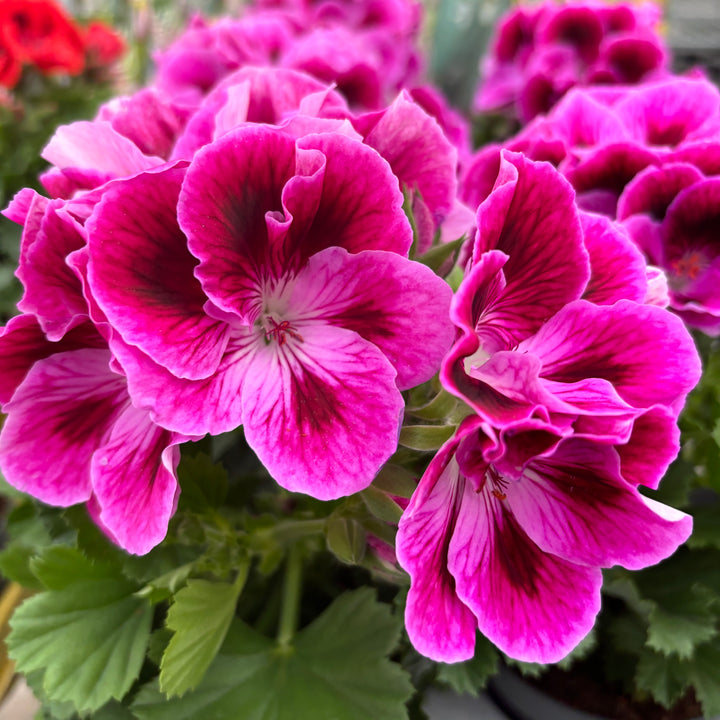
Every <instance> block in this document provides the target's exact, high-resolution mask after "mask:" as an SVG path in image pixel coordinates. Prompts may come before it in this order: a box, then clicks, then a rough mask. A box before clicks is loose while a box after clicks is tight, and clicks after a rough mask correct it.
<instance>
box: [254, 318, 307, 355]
mask: <svg viewBox="0 0 720 720" xmlns="http://www.w3.org/2000/svg"><path fill="white" fill-rule="evenodd" d="M264 326H265V337H266V338H267V340H268V341H270V340H275V341H276V342H277V344H278V345H279V346H280V347H282V346H283V345H284V344H285V343H286V342H287V338H288V335H289V336H290V337H291V338H294V339H295V340H299V341H300V342H303V338H302V335H301V334H300V333H299V332H298V331H297V330H296V329H295V327H293V325H291V324H290V321H289V320H281V321H280V322H278V321H277V320H276V319H275V318H274V317H273V316H272V315H268V316H267V317H266V322H265V323H264Z"/></svg>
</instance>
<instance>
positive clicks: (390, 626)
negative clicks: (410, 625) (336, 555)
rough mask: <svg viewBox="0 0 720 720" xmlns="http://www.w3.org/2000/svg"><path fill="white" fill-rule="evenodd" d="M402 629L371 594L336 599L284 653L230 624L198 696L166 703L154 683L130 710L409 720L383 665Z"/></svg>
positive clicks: (178, 715)
mask: <svg viewBox="0 0 720 720" xmlns="http://www.w3.org/2000/svg"><path fill="white" fill-rule="evenodd" d="M400 627H401V621H400V619H399V618H397V617H395V616H393V615H392V614H391V611H390V608H389V607H388V606H387V605H382V604H380V603H378V602H377V601H376V600H375V598H374V593H373V591H372V590H370V589H361V590H357V591H355V592H351V593H347V594H345V595H343V596H341V597H340V598H338V599H337V600H336V601H335V602H334V603H333V604H332V605H331V606H330V607H329V608H328V609H327V610H326V611H325V612H324V613H323V614H322V615H321V616H320V617H319V618H317V619H316V620H315V621H314V622H313V623H312V624H311V625H309V626H308V627H307V628H305V629H304V630H303V631H301V632H300V633H298V635H297V636H296V639H295V643H294V645H293V646H291V647H289V648H281V647H279V646H278V645H277V644H276V643H275V642H273V641H272V640H269V639H268V638H266V637H264V636H262V635H259V634H258V633H257V632H255V631H254V630H253V629H252V628H250V627H248V626H247V625H245V624H244V623H242V622H240V621H235V622H234V623H233V625H232V626H231V628H230V631H229V632H228V637H227V640H226V641H225V644H224V646H223V649H222V651H221V653H220V654H219V655H218V656H217V658H216V659H215V661H214V662H213V663H212V665H211V667H210V669H209V671H208V672H207V674H206V675H205V678H204V679H203V681H202V683H201V684H200V685H199V687H198V688H197V689H196V690H195V691H193V692H189V693H187V694H186V695H185V696H184V697H182V698H171V699H169V700H168V699H167V698H166V697H165V696H164V695H163V694H162V693H161V692H160V690H159V687H158V685H157V684H156V683H153V684H151V685H148V686H146V687H144V688H143V689H142V690H141V691H140V693H139V694H138V696H137V697H136V699H135V702H134V704H133V707H132V710H133V712H134V713H135V715H136V716H137V717H138V718H140V720H195V718H199V717H212V718H214V719H215V720H236V718H243V720H260V719H262V720H367V718H373V720H406V718H407V713H406V709H405V702H406V701H407V700H408V698H409V697H410V695H411V693H412V685H411V684H410V682H409V680H408V678H407V677H406V675H405V673H404V672H403V671H402V670H401V669H400V667H399V666H398V665H395V664H393V663H391V662H390V661H388V660H387V655H388V654H389V653H390V651H391V650H392V648H393V647H394V646H395V643H396V641H397V637H398V634H399V632H400Z"/></svg>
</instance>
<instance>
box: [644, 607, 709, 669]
mask: <svg viewBox="0 0 720 720" xmlns="http://www.w3.org/2000/svg"><path fill="white" fill-rule="evenodd" d="M649 621H650V624H649V626H648V638H647V644H648V646H649V647H651V648H653V649H654V650H657V651H658V652H661V653H664V654H665V655H670V654H671V653H677V655H678V656H679V657H680V658H689V657H690V656H691V655H692V653H693V650H694V648H695V646H696V645H698V644H700V643H702V642H705V641H706V640H710V639H711V638H713V637H714V636H715V635H716V634H717V630H716V628H715V616H714V614H713V612H712V611H711V610H710V609H709V608H708V607H707V600H705V599H703V598H702V597H692V598H688V599H687V601H686V602H685V603H684V604H683V605H682V606H681V607H678V608H677V610H676V611H675V612H669V611H667V610H665V609H663V608H660V607H656V608H654V609H653V610H652V611H651V612H650V618H649Z"/></svg>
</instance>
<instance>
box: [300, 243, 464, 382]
mask: <svg viewBox="0 0 720 720" xmlns="http://www.w3.org/2000/svg"><path fill="white" fill-rule="evenodd" d="M451 297H452V291H451V290H450V287H449V286H448V285H447V283H446V282H445V281H444V280H442V279H441V278H439V277H438V276H437V275H435V273H433V272H432V271H431V270H430V269H429V268H427V267H425V266H424V265H421V264H419V263H414V262H411V261H410V260H407V259H406V258H403V257H402V256H400V255H396V254H395V253H387V252H380V251H372V250H371V251H366V252H362V253H358V254H357V255H351V254H349V253H348V252H347V251H346V250H344V249H343V248H328V249H327V250H323V251H321V252H319V253H317V254H316V255H313V256H312V257H311V258H310V260H309V262H308V264H307V266H306V267H305V268H304V269H303V271H302V272H301V273H300V275H298V277H297V278H296V279H295V283H294V287H293V291H292V296H291V298H290V300H289V307H291V308H292V316H293V318H294V319H295V320H296V321H297V322H298V324H302V323H304V322H311V321H320V322H327V323H329V324H331V325H336V326H339V327H344V328H346V329H348V330H354V331H355V332H356V333H358V334H359V335H361V336H362V337H363V338H365V339H366V340H369V341H370V342H371V343H373V344H374V345H376V346H377V347H378V348H380V350H382V352H383V353H384V354H385V356H386V357H387V358H388V360H390V362H391V363H392V365H393V367H394V368H395V369H396V370H397V373H398V377H397V384H398V387H399V388H400V390H405V389H407V388H410V387H413V386H415V385H417V384H419V383H421V382H424V381H425V380H428V379H430V378H431V377H432V376H433V375H434V374H435V373H436V372H437V370H438V368H439V367H440V361H441V360H442V358H443V356H444V354H445V352H447V350H448V348H449V347H450V344H451V343H452V340H453V337H454V334H455V333H454V329H453V327H452V323H451V322H450V319H449V317H448V309H449V306H450V299H451ZM301 332H302V331H301Z"/></svg>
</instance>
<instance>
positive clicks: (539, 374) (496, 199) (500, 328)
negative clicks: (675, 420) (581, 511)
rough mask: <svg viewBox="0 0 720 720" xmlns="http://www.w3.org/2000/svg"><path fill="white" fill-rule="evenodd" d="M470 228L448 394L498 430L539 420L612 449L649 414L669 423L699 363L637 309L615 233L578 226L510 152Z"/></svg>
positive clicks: (557, 187) (569, 208) (677, 332)
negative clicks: (474, 230)
mask: <svg viewBox="0 0 720 720" xmlns="http://www.w3.org/2000/svg"><path fill="white" fill-rule="evenodd" d="M581 220H582V222H581ZM477 222H478V234H477V239H476V243H475V248H474V255H473V259H472V264H471V267H470V268H469V270H468V272H467V275H466V277H465V280H464V282H463V284H462V285H461V287H460V289H459V290H458V293H457V294H456V296H455V298H454V300H453V305H452V307H451V317H452V318H453V321H454V322H455V324H456V325H457V326H458V327H459V328H460V329H461V330H462V337H461V338H460V339H459V340H458V341H457V342H456V344H455V346H454V347H453V349H452V350H451V352H450V353H449V354H448V356H447V357H446V359H445V361H444V363H443V369H442V371H441V379H442V380H443V383H444V385H445V386H446V387H447V388H448V389H449V390H450V391H451V392H453V393H454V394H456V395H458V396H459V397H461V398H462V399H463V400H465V402H467V403H468V404H469V405H470V406H471V407H472V408H473V409H474V410H475V412H476V413H478V414H479V415H480V416H481V417H483V418H484V419H485V420H486V421H487V422H489V423H491V424H492V425H494V426H495V427H505V426H507V425H508V423H513V422H515V421H517V420H519V419H530V418H541V419H542V420H543V421H544V422H548V423H550V424H552V425H553V426H554V427H555V428H556V431H557V432H558V433H561V434H563V433H565V434H566V433H567V432H570V431H572V432H575V433H581V434H583V435H585V436H588V437H598V438H599V437H602V438H605V440H604V441H605V442H611V443H612V444H623V443H624V442H626V440H627V437H628V435H629V433H631V432H632V428H633V424H634V422H635V421H636V419H638V418H639V417H642V416H643V415H645V414H646V413H648V412H650V411H651V410H652V408H653V407H654V406H655V405H658V404H659V405H663V406H665V407H667V408H670V409H671V411H672V412H673V413H674V417H677V414H678V413H679V410H680V408H681V406H682V403H683V402H684V399H685V396H686V395H687V393H688V392H689V391H690V389H691V388H692V387H693V386H694V384H695V382H696V381H697V379H698V378H699V374H700V367H699V361H698V359H697V354H696V352H695V348H694V345H693V343H692V339H691V338H690V336H689V335H688V333H687V332H686V331H685V329H684V327H683V326H682V323H680V322H678V321H677V318H674V317H673V316H672V315H670V314H669V313H667V312H665V311H664V310H662V309H661V308H658V307H651V306H648V305H644V304H640V303H643V302H644V301H645V298H646V297H647V295H648V285H647V275H646V272H645V270H644V268H643V266H642V262H641V260H640V259H639V258H638V257H637V254H636V253H634V252H633V251H632V249H631V248H630V247H629V246H628V243H627V237H626V236H625V235H624V234H623V233H622V232H620V231H616V230H614V229H613V226H612V224H611V223H610V222H608V221H604V220H602V219H599V218H594V217H592V216H582V218H581V216H579V215H578V212H577V209H576V207H575V204H574V196H573V193H572V190H571V188H570V187H569V185H568V184H567V182H566V181H564V180H563V178H562V177H561V176H560V175H559V174H558V173H557V172H555V171H554V170H553V169H552V168H551V167H550V166H549V165H547V164H541V163H533V162H531V161H529V160H527V159H525V158H523V157H522V156H520V155H516V154H514V153H509V152H507V151H504V152H503V153H502V157H501V164H500V172H499V175H498V180H497V182H496V185H495V188H494V190H493V191H492V192H491V194H490V195H489V196H488V198H487V199H486V200H485V201H484V202H483V203H482V204H481V205H480V206H479V208H478V215H477ZM599 246H602V247H601V248H600V247H599ZM588 252H589V254H588ZM583 297H585V298H587V299H586V300H583V299H581V298H583ZM588 300H592V302H588ZM630 336H632V337H633V343H632V344H629V343H628V342H627V337H630ZM670 338H672V340H670ZM672 452H673V451H672V448H671V447H670V446H668V451H667V453H668V454H669V455H672ZM663 470H664V468H663Z"/></svg>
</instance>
